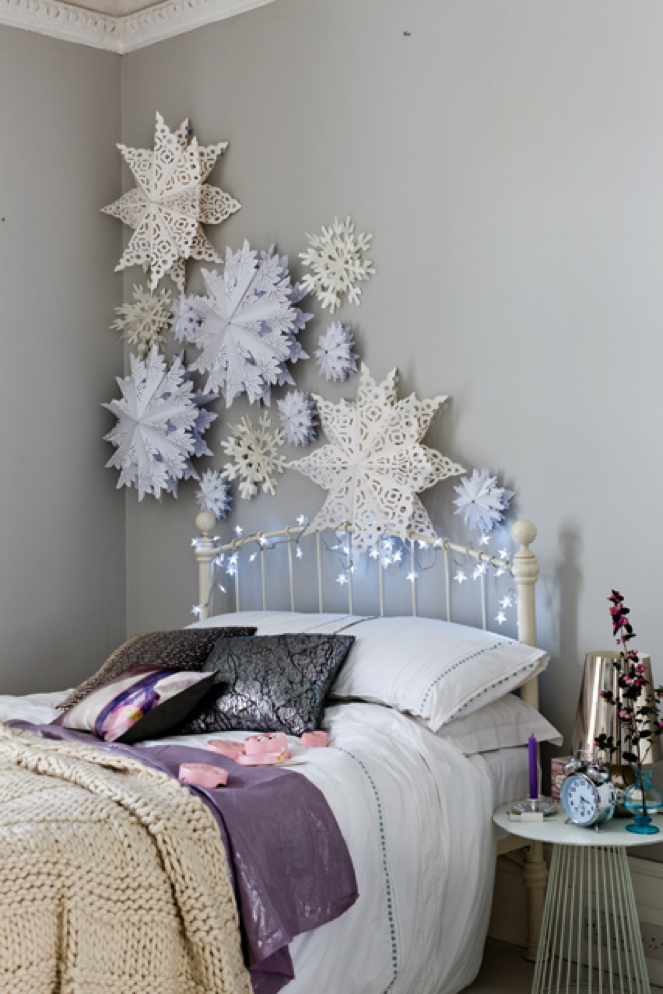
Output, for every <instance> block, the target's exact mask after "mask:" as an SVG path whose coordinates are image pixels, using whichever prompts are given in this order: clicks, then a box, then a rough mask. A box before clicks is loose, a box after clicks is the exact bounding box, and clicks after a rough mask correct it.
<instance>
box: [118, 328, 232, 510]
mask: <svg viewBox="0 0 663 994" xmlns="http://www.w3.org/2000/svg"><path fill="white" fill-rule="evenodd" d="M130 361H131V374H130V375H129V376H126V377H124V379H119V378H118V380H117V382H118V385H119V387H120V391H121V393H122V398H121V399H120V400H113V401H111V403H110V404H104V405H103V406H104V407H107V408H108V410H109V411H111V412H112V413H113V414H114V415H115V417H116V418H117V425H116V426H115V428H114V429H113V430H112V431H110V432H109V433H108V434H107V435H104V438H105V440H106V441H108V442H111V443H112V444H113V445H114V446H115V447H116V451H115V453H114V454H113V456H112V457H111V458H110V459H109V460H108V462H107V463H106V465H107V466H114V467H115V468H116V469H119V470H120V479H119V481H118V487H121V486H128V487H131V486H135V487H136V489H137V490H138V499H139V500H142V499H143V497H144V496H145V494H152V495H153V496H154V497H156V498H157V499H159V500H160V499H161V494H162V492H163V491H165V492H166V493H173V494H175V496H177V482H178V480H181V479H187V478H188V477H190V476H194V477H195V476H196V475H197V474H196V472H195V470H194V468H193V466H192V463H191V460H192V459H193V458H195V457H196V456H199V455H205V454H210V453H209V450H208V449H207V446H206V444H205V442H204V441H203V438H202V436H203V433H204V432H205V431H206V430H207V428H208V427H209V425H210V423H211V422H212V421H213V420H214V418H215V417H216V414H210V412H209V411H207V410H206V409H205V408H204V406H203V405H204V404H205V403H206V402H207V400H208V399H210V398H209V397H207V396H205V395H204V394H200V393H198V394H195V393H194V390H193V383H192V382H191V380H190V377H189V376H188V372H187V370H186V369H185V368H184V365H183V363H182V360H181V359H180V358H179V357H177V356H176V357H175V358H174V359H173V361H172V363H171V364H170V365H168V364H167V363H166V360H165V359H164V357H163V356H161V355H159V354H158V352H157V350H156V348H153V349H152V350H151V351H150V353H149V354H148V355H147V357H146V358H145V359H144V360H143V359H138V358H137V357H136V356H134V355H131V356H130Z"/></svg>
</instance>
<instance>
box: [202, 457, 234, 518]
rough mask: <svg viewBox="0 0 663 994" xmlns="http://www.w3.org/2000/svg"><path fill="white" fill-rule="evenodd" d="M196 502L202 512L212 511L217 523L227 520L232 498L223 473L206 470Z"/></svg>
mask: <svg viewBox="0 0 663 994" xmlns="http://www.w3.org/2000/svg"><path fill="white" fill-rule="evenodd" d="M196 500H197V502H198V504H199V505H200V508H201V510H203V511H211V512H212V514H213V515H214V517H215V518H216V520H217V521H218V520H219V518H225V516H226V514H227V513H228V511H229V510H230V503H231V501H232V497H231V496H230V486H229V484H228V481H227V480H226V478H225V477H224V475H223V473H219V471H218V470H215V469H208V470H206V471H205V472H204V473H203V476H202V479H201V481H200V486H199V487H198V490H197V491H196Z"/></svg>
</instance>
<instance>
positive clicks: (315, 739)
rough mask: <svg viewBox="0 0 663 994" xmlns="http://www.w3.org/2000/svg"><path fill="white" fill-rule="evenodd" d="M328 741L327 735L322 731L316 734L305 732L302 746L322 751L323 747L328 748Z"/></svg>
mask: <svg viewBox="0 0 663 994" xmlns="http://www.w3.org/2000/svg"><path fill="white" fill-rule="evenodd" d="M328 741H329V739H328V737H327V733H326V732H323V731H322V730H321V729H320V730H317V731H315V732H304V734H303V735H302V745H305V746H308V747H309V749H320V748H321V747H322V746H326V745H327V744H328Z"/></svg>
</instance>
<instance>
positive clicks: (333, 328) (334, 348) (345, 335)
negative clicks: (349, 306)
mask: <svg viewBox="0 0 663 994" xmlns="http://www.w3.org/2000/svg"><path fill="white" fill-rule="evenodd" d="M354 344H355V343H354V340H353V338H352V335H351V334H350V326H349V325H342V324H341V322H340V321H334V322H333V323H332V324H330V325H329V327H328V328H327V331H326V332H325V333H324V335H320V338H319V339H318V348H317V349H316V350H315V357H316V359H317V362H318V366H319V367H320V373H321V374H322V376H324V378H325V379H326V380H338V381H339V382H340V383H342V382H343V380H345V379H346V378H347V377H348V376H349V375H350V373H356V372H357V359H358V358H359V356H358V355H357V353H356V352H353V351H352V350H353V348H354Z"/></svg>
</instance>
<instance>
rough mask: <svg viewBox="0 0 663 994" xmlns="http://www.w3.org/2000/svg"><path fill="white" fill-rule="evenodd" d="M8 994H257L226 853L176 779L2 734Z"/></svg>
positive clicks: (4, 981) (0, 924) (0, 813)
mask: <svg viewBox="0 0 663 994" xmlns="http://www.w3.org/2000/svg"><path fill="white" fill-rule="evenodd" d="M0 992H1V994H56V992H57V994H250V992H251V984H250V981H249V976H248V972H247V971H246V968H245V967H244V964H243V961H242V953H241V948H240V937H239V930H238V923H237V910H236V906H235V901H234V897H233V893H232V888H231V885H230V882H229V880H228V875H227V871H226V855H225V851H224V849H223V845H222V842H221V839H220V836H219V829H218V826H217V825H216V822H215V821H214V818H213V817H212V815H211V813H210V812H209V811H208V809H207V808H206V807H205V805H204V804H203V803H202V801H200V800H199V799H198V798H196V797H193V796H192V795H191V794H190V793H189V792H188V791H187V790H186V789H185V788H183V787H182V786H181V785H180V784H179V783H178V782H177V781H176V780H173V779H172V778H171V777H169V776H167V775H166V774H165V773H161V772H160V771H158V770H153V769H149V768H147V767H145V766H143V765H142V764H141V763H139V762H138V761H137V760H133V759H128V758H125V757H122V756H117V755H114V754H112V753H108V752H102V751H101V750H99V749H95V748H94V746H88V745H81V744H80V743H71V742H56V741H51V740H48V739H42V738H39V737H38V736H36V735H34V734H33V733H30V732H25V731H19V730H17V729H12V728H7V727H6V726H0Z"/></svg>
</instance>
